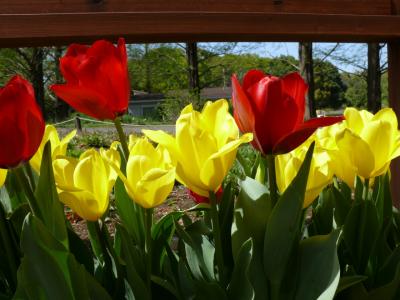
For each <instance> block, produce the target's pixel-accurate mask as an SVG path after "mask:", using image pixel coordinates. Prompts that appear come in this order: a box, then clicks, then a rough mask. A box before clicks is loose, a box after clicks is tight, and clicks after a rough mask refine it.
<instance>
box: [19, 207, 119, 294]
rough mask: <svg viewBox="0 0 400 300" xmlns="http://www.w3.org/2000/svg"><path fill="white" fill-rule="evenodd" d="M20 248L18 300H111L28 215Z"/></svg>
mask: <svg viewBox="0 0 400 300" xmlns="http://www.w3.org/2000/svg"><path fill="white" fill-rule="evenodd" d="M21 246H22V249H23V251H24V257H23V260H22V263H21V266H20V268H19V270H18V288H17V292H16V295H15V299H66V300H67V299H104V300H109V299H111V298H110V296H109V295H108V294H107V293H106V291H105V290H104V289H103V287H102V286H101V285H100V284H98V283H97V282H96V281H95V280H94V279H93V278H92V277H91V275H90V274H89V273H88V272H87V271H86V270H85V268H84V267H83V266H82V265H80V264H79V263H78V262H77V261H76V260H75V257H74V256H73V255H72V254H71V253H69V252H68V250H67V249H66V248H65V246H64V245H63V244H62V243H61V242H59V241H58V240H56V239H55V238H54V236H53V235H52V233H51V232H50V231H49V230H48V229H47V228H46V227H45V225H44V224H43V223H42V221H41V220H40V219H38V218H37V217H35V216H33V215H31V214H29V215H28V216H27V217H26V219H25V222H24V226H23V231H22V239H21Z"/></svg>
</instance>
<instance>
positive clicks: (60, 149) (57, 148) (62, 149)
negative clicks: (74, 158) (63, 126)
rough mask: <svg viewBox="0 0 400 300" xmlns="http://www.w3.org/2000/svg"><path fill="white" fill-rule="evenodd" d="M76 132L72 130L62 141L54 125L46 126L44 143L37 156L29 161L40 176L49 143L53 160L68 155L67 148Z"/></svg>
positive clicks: (41, 144)
mask: <svg viewBox="0 0 400 300" xmlns="http://www.w3.org/2000/svg"><path fill="white" fill-rule="evenodd" d="M75 134H76V130H72V131H71V132H70V133H68V134H67V135H66V136H65V137H64V138H63V139H62V140H61V141H60V138H59V137H58V133H57V129H56V128H55V127H54V126H52V125H46V130H45V132H44V135H43V139H42V142H41V143H40V146H39V149H38V150H37V151H36V153H35V155H34V156H33V157H32V158H31V160H30V161H29V162H30V164H31V166H32V168H33V169H34V170H35V171H36V172H37V173H38V174H39V173H40V165H41V163H42V156H43V150H44V146H45V145H46V143H47V142H48V141H50V144H51V157H52V159H55V158H57V156H64V155H66V153H67V146H68V143H69V141H70V140H71V139H72V138H73V137H74V136H75Z"/></svg>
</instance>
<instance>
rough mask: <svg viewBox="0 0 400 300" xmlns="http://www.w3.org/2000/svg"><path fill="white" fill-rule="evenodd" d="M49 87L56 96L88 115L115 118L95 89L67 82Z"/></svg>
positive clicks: (102, 118) (105, 101)
mask: <svg viewBox="0 0 400 300" xmlns="http://www.w3.org/2000/svg"><path fill="white" fill-rule="evenodd" d="M50 89H51V90H52V91H53V92H54V93H55V94H56V95H57V97H59V98H61V99H63V100H64V101H65V102H67V103H68V104H69V105H71V106H72V107H73V108H74V109H76V110H77V111H80V112H82V113H84V114H86V115H88V116H91V117H93V118H97V119H101V120H104V119H109V120H113V119H114V118H115V115H114V113H113V112H112V111H111V110H109V109H108V107H107V100H106V99H105V98H104V97H103V96H102V95H100V94H99V93H97V92H96V91H93V90H89V89H87V88H84V87H82V86H75V85H69V84H54V85H52V86H51V87H50Z"/></svg>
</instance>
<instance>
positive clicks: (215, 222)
mask: <svg viewBox="0 0 400 300" xmlns="http://www.w3.org/2000/svg"><path fill="white" fill-rule="evenodd" d="M210 204H211V209H210V212H211V221H212V230H213V236H214V244H215V256H216V262H217V268H218V276H219V281H220V282H221V283H222V284H223V285H225V271H224V270H225V268H224V256H223V254H222V242H221V229H220V225H219V218H218V208H217V197H216V195H215V193H214V192H210Z"/></svg>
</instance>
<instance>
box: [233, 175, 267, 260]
mask: <svg viewBox="0 0 400 300" xmlns="http://www.w3.org/2000/svg"><path fill="white" fill-rule="evenodd" d="M240 187H241V190H240V193H239V195H238V197H237V200H236V203H235V209H234V221H233V224H232V251H233V256H234V257H237V256H238V253H239V251H240V248H241V247H242V245H243V244H244V243H245V242H246V241H247V240H248V239H249V238H252V239H253V242H254V247H256V248H262V245H263V243H264V236H265V229H266V226H267V222H268V217H269V215H270V213H271V200H270V198H269V193H268V189H267V188H266V187H265V185H263V184H261V183H259V182H258V181H256V180H254V179H252V178H250V177H246V179H245V180H243V181H242V182H241V184H240Z"/></svg>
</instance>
